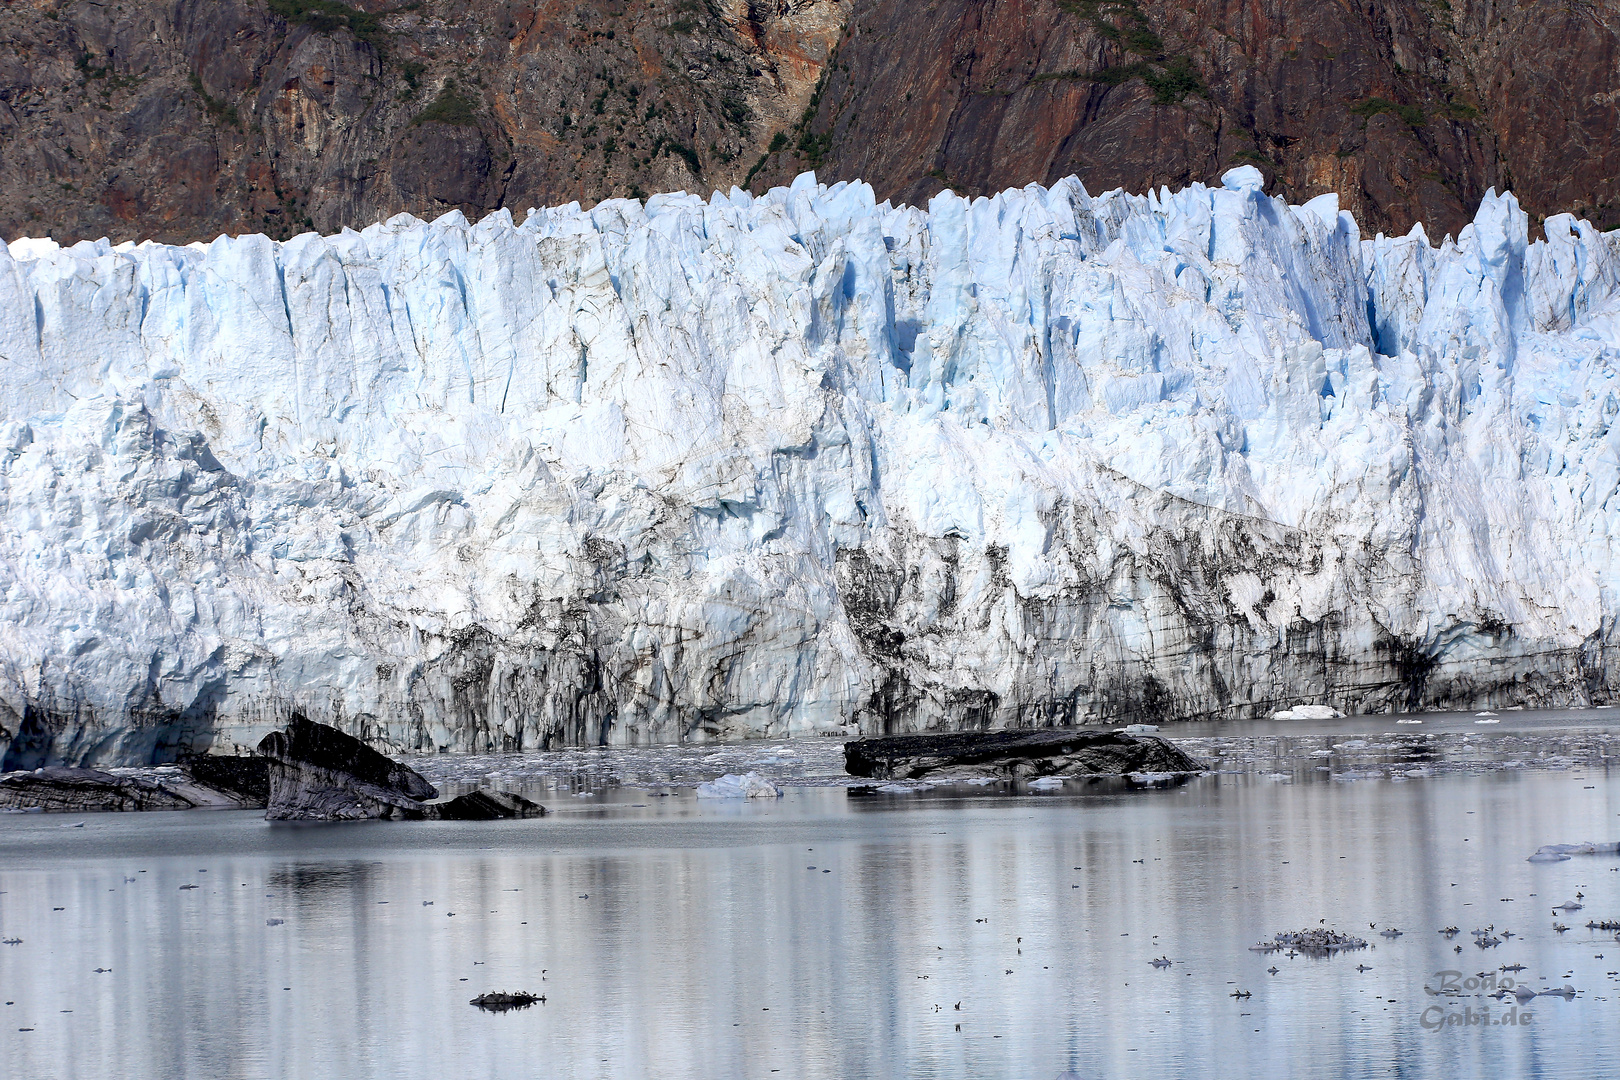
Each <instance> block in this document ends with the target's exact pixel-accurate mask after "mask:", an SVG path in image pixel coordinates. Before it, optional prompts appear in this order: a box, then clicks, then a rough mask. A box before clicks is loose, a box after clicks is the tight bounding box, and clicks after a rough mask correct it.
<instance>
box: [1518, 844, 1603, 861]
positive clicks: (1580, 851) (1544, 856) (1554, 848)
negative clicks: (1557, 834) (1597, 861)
mask: <svg viewBox="0 0 1620 1080" xmlns="http://www.w3.org/2000/svg"><path fill="white" fill-rule="evenodd" d="M1615 854H1620V843H1612V844H1594V843H1592V842H1591V841H1587V842H1586V843H1583V844H1543V845H1542V846H1541V847H1538V848H1537V849H1536V853H1535V854H1534V855H1532V856H1530V857H1529V858H1528V859H1526V860H1525V862H1536V863H1547V862H1566V861H1568V859H1569V858H1570V856H1572V855H1615Z"/></svg>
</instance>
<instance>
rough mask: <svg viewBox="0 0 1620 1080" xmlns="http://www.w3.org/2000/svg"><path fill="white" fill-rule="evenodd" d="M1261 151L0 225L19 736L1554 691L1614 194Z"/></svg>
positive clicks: (1600, 483) (57, 746) (4, 475)
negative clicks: (1551, 190)
mask: <svg viewBox="0 0 1620 1080" xmlns="http://www.w3.org/2000/svg"><path fill="white" fill-rule="evenodd" d="M1545 232H1546V237H1547V239H1546V240H1545V241H1540V242H1537V243H1535V244H1530V243H1528V242H1527V236H1528V222H1527V220H1526V216H1525V214H1524V213H1523V212H1521V210H1520V209H1519V207H1518V204H1517V202H1516V201H1515V200H1514V198H1513V197H1512V196H1511V195H1501V196H1498V195H1496V194H1494V193H1492V194H1491V195H1489V196H1487V197H1486V199H1485V200H1484V202H1483V204H1482V205H1481V207H1480V210H1479V214H1478V217H1477V218H1476V220H1475V222H1474V223H1473V225H1471V226H1470V227H1468V228H1466V229H1464V230H1463V232H1462V234H1461V235H1460V236H1458V237H1457V238H1456V239H1455V240H1452V239H1450V238H1447V239H1446V241H1445V242H1443V243H1442V244H1441V245H1440V246H1439V247H1435V246H1433V245H1431V243H1430V242H1429V241H1428V239H1427V238H1426V237H1425V236H1424V234H1423V233H1422V231H1421V229H1414V230H1413V232H1412V234H1411V235H1409V236H1406V237H1399V238H1387V237H1383V236H1380V237H1378V238H1377V239H1375V240H1371V241H1362V240H1361V239H1360V238H1359V236H1360V234H1359V231H1358V229H1357V227H1356V225H1355V222H1354V221H1353V220H1351V218H1350V216H1349V215H1348V214H1346V213H1341V212H1340V211H1339V210H1338V207H1337V201H1336V198H1335V197H1334V196H1331V195H1328V196H1323V197H1321V198H1318V199H1315V200H1313V201H1311V202H1310V203H1308V204H1306V205H1305V206H1289V205H1286V204H1285V203H1283V202H1282V201H1280V200H1274V199H1268V198H1266V197H1265V196H1264V195H1263V193H1262V192H1261V190H1260V176H1259V174H1258V173H1257V172H1256V171H1255V170H1253V169H1250V168H1245V169H1239V170H1235V171H1234V172H1232V173H1229V174H1227V176H1226V177H1225V178H1224V182H1223V186H1222V187H1219V188H1214V189H1209V188H1205V187H1203V186H1201V185H1194V186H1192V187H1191V188H1188V189H1187V190H1184V191H1180V192H1175V193H1172V192H1170V191H1168V190H1162V191H1159V192H1156V193H1149V194H1148V195H1147V196H1145V197H1141V196H1135V195H1129V194H1126V193H1124V192H1122V191H1112V192H1109V193H1107V194H1105V195H1101V196H1096V197H1093V196H1090V195H1088V194H1087V192H1086V191H1085V189H1084V187H1083V186H1082V185H1081V184H1080V183H1079V181H1078V180H1076V179H1073V178H1070V179H1067V180H1063V181H1060V182H1059V183H1057V184H1055V185H1053V186H1052V187H1051V188H1050V189H1047V188H1042V187H1039V186H1030V187H1027V188H1024V189H1022V190H1011V191H1007V192H1004V193H1002V194H1000V195H998V196H996V197H994V198H988V199H985V198H980V199H974V200H971V201H969V200H967V199H962V198H958V197H956V196H954V195H951V194H949V193H945V194H941V195H940V196H938V197H937V198H935V199H933V200H932V201H931V202H930V204H929V206H928V208H927V210H922V209H917V208H911V207H891V206H889V205H888V204H886V203H885V204H874V200H873V195H872V192H871V189H870V188H868V187H867V186H865V185H864V184H859V183H853V184H838V185H835V186H832V187H826V186H823V185H820V184H818V183H817V182H816V180H815V178H814V176H813V175H809V174H807V175H805V176H802V177H800V178H799V180H798V181H797V182H795V183H794V185H793V186H792V187H791V188H784V189H777V190H773V191H771V192H770V193H769V194H767V195H764V196H762V197H758V198H755V197H751V196H749V195H747V194H745V193H742V192H739V191H737V190H735V189H734V190H733V191H732V192H731V194H730V195H721V194H719V193H716V194H715V195H714V196H713V197H712V198H711V199H709V200H708V201H707V202H705V201H704V200H702V199H701V198H699V197H696V196H692V195H686V194H675V195H658V196H654V197H653V198H651V199H649V200H648V201H647V203H646V205H645V206H643V205H641V204H639V203H637V202H634V201H626V200H612V201H609V202H605V203H602V204H601V205H599V206H597V207H595V208H594V209H592V210H590V211H583V210H581V209H580V208H579V207H578V206H577V205H570V206H564V207H559V208H552V209H545V210H538V211H530V212H529V214H528V215H527V217H526V218H525V219H524V220H523V221H522V223H521V224H518V223H515V222H514V219H513V218H512V217H511V215H510V214H509V213H507V212H505V211H502V212H499V213H496V214H492V215H490V216H488V217H486V218H484V219H483V220H482V221H480V222H478V223H477V224H476V225H472V224H468V222H467V221H466V220H465V219H464V218H463V217H462V216H461V215H460V214H459V213H451V214H448V215H446V216H445V217H442V218H440V219H438V220H437V221H434V222H423V221H419V220H416V219H415V218H412V217H409V216H404V215H402V216H399V217H396V218H393V219H390V220H389V221H387V222H384V223H381V224H378V225H374V226H372V227H370V228H367V229H365V230H363V231H361V232H353V231H347V230H346V231H344V232H343V233H341V234H340V235H336V236H318V235H314V234H308V235H304V236H300V237H298V238H296V239H293V240H290V241H287V242H285V243H279V244H278V243H274V242H272V241H270V240H268V239H266V238H265V237H263V236H243V237H238V238H234V239H233V238H228V237H221V238H220V239H218V240H216V241H214V242H213V243H212V244H206V245H204V244H193V245H190V246H188V247H170V246H163V245H156V244H149V243H148V244H141V245H128V244H125V245H119V246H117V247H114V246H111V245H109V244H108V243H107V242H106V241H101V242H97V243H90V242H85V243H80V244H76V245H74V246H73V247H70V248H65V249H63V248H59V247H58V246H57V245H55V244H54V243H51V242H50V241H40V240H27V239H24V240H18V241H15V242H13V243H12V244H11V245H10V247H9V251H8V252H7V253H5V254H0V356H3V358H4V361H5V370H6V377H5V380H4V384H3V389H0V394H3V398H0V401H3V417H4V420H3V423H0V510H3V513H0V752H3V753H4V767H6V768H16V767H21V766H32V765H34V764H38V763H40V762H43V761H47V760H48V761H65V762H70V763H74V764H78V763H101V764H109V763H124V762H143V761H149V760H154V759H163V758H166V757H170V756H172V755H173V754H175V753H177V752H179V751H181V750H183V749H188V748H189V749H193V750H200V749H209V748H212V749H214V750H216V751H229V750H231V749H232V748H235V747H246V746H252V745H253V744H254V743H256V742H257V740H258V739H259V738H260V737H261V736H262V735H263V734H264V733H265V732H267V731H268V730H270V729H271V728H272V727H274V726H276V725H278V724H279V723H281V722H282V721H284V720H285V719H286V717H287V716H288V715H289V714H290V712H291V711H292V710H293V709H295V708H297V709H301V710H302V711H304V712H305V713H306V714H308V715H309V716H310V717H311V718H312V719H316V720H320V721H324V722H328V723H333V724H336V725H337V726H339V727H341V728H343V729H345V730H347V731H350V732H353V733H355V734H358V735H361V736H363V737H366V738H369V739H371V740H373V741H375V742H377V743H378V744H379V745H383V746H385V747H392V748H395V749H409V750H429V749H435V748H436V749H441V750H451V751H470V750H483V749H487V748H495V749H506V750H510V749H517V748H523V749H530V748H541V747H546V746H558V745H578V744H597V743H605V744H625V743H663V742H675V741H692V740H703V739H711V740H712V739H733V738H741V737H748V736H765V735H768V736H782V735H806V734H812V733H848V732H854V731H857V730H860V731H866V732H899V731H910V730H920V729H925V728H963V727H967V728H979V727H986V726H1041V725H1048V724H1068V723H1087V722H1098V721H1110V722H1113V721H1127V720H1128V721H1146V720H1162V719H1170V718H1174V717H1237V716H1247V715H1256V714H1259V713H1264V712H1268V711H1270V710H1272V709H1274V708H1283V707H1287V706H1289V705H1292V704H1295V703H1297V702H1299V701H1302V700H1304V701H1317V702H1322V703H1326V704H1331V705H1334V706H1337V707H1338V708H1341V709H1343V710H1345V711H1347V712H1354V711H1367V710H1381V709H1390V708H1417V707H1425V706H1431V705H1453V706H1459V707H1478V706H1485V705H1499V704H1513V703H1517V702H1523V703H1527V704H1561V703H1586V702H1589V701H1591V700H1593V699H1598V698H1604V697H1606V696H1607V695H1608V694H1609V693H1610V691H1611V687H1613V686H1614V684H1615V655H1616V654H1615V651H1614V646H1615V643H1616V631H1615V617H1616V613H1617V599H1616V588H1615V587H1616V572H1617V571H1616V562H1615V558H1614V554H1613V548H1614V534H1615V531H1616V525H1617V521H1620V519H1617V517H1616V514H1615V509H1614V507H1615V503H1614V499H1615V494H1616V487H1617V483H1620V456H1617V453H1616V449H1617V445H1616V436H1615V434H1614V433H1613V430H1612V427H1611V425H1612V424H1613V422H1614V418H1615V414H1616V412H1617V411H1620V398H1617V395H1616V384H1615V375H1616V370H1617V352H1616V349H1617V346H1620V290H1617V277H1620V251H1617V247H1620V239H1617V237H1620V234H1607V235H1605V234H1601V233H1599V232H1597V231H1596V230H1595V229H1594V228H1593V227H1592V226H1591V225H1589V224H1588V223H1586V222H1584V221H1576V220H1574V219H1573V218H1571V217H1568V216H1558V217H1553V218H1549V219H1548V220H1547V221H1546V223H1545Z"/></svg>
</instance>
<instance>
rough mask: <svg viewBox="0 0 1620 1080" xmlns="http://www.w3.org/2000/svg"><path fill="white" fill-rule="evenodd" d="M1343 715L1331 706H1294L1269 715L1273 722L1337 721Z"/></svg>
mask: <svg viewBox="0 0 1620 1080" xmlns="http://www.w3.org/2000/svg"><path fill="white" fill-rule="evenodd" d="M1343 715H1344V713H1342V712H1340V711H1339V710H1338V709H1335V708H1334V707H1333V706H1331V705H1295V706H1294V707H1293V708H1292V709H1281V710H1279V711H1277V712H1274V713H1272V714H1271V718H1272V719H1273V720H1337V719H1338V718H1339V717H1341V716H1343Z"/></svg>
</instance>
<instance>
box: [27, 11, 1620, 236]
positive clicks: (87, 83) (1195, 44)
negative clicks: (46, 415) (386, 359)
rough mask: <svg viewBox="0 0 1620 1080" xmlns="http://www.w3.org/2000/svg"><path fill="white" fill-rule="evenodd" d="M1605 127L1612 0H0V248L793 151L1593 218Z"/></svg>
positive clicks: (1431, 216) (732, 173)
mask: <svg viewBox="0 0 1620 1080" xmlns="http://www.w3.org/2000/svg"><path fill="white" fill-rule="evenodd" d="M835 47H836V50H837V51H836V60H835V62H833V63H832V64H831V65H830V66H829V64H828V58H829V56H831V55H832V54H833V50H834V49H835ZM1617 131H1620V3H1617V2H1616V0H1601V2H1591V3H1581V4H1572V5H1564V6H1557V5H1546V4H1523V5H1516V6H1515V5H1506V4H1498V3H1495V2H1493V0H1455V2H1449V3H1448V2H1447V0H1434V2H1429V0H1367V2H1365V3H1357V4H1351V3H1347V2H1343V0H1327V2H1323V3H1313V4H1297V3H1288V2H1286V0H1258V2H1255V0H1241V2H1240V0H1174V2H1172V0H930V2H928V3H926V4H918V3H911V2H905V3H902V2H900V0H643V2H638V3H630V2H628V0H580V2H578V3H573V4H563V3H561V2H559V0H523V2H519V0H420V2H417V3H409V4H395V3H392V2H391V0H361V2H359V3H357V4H356V5H354V6H346V5H344V4H342V3H338V2H335V0H174V2H170V3H162V4H159V3H157V2H156V0H127V2H125V3H121V4H98V3H92V2H91V0H64V2H61V3H58V2H56V0H13V2H10V3H6V4H4V5H3V6H0V235H3V236H4V237H6V238H8V239H9V238H12V237H16V236H19V235H25V234H26V235H42V234H47V233H48V234H50V235H53V236H56V237H58V238H60V239H64V240H74V239H83V238H94V237H99V236H103V235H106V236H109V237H111V238H112V239H114V240H125V239H143V238H148V237H150V238H154V239H161V240H166V241H191V240H197V239H203V240H206V239H210V238H212V237H213V236H215V235H217V234H218V233H220V232H231V233H239V232H256V231H262V232H266V233H269V234H270V235H272V236H278V237H285V236H289V235H292V234H293V233H295V232H298V231H302V230H304V229H308V228H318V229H321V230H323V231H334V230H336V229H338V228H339V227H342V226H364V225H366V224H369V223H370V222H372V221H375V220H378V219H379V218H381V217H385V216H387V215H390V214H392V213H396V212H398V211H401V210H406V211H410V212H413V213H417V214H421V215H428V216H431V215H436V214H439V213H442V212H445V211H447V210H450V209H460V210H462V211H463V212H465V213H467V214H468V216H469V217H477V216H480V215H482V214H483V213H486V212H488V211H490V210H492V209H494V208H496V207H499V206H508V207H512V208H515V209H516V210H517V211H519V212H521V211H522V209H523V208H526V207H528V206H531V205H545V204H550V203H557V202H564V201H568V200H570V199H579V200H582V201H584V202H586V203H590V202H594V201H596V200H599V199H603V198H607V197H610V196H615V195H640V194H644V193H646V192H651V191H658V190H673V189H681V188H685V189H688V190H698V191H707V190H709V189H710V188H715V187H718V188H721V189H724V188H725V187H727V186H729V185H730V184H733V183H748V184H750V185H751V186H752V187H753V188H754V189H755V190H759V189H762V188H763V187H764V186H766V185H768V184H770V183H778V182H782V181H785V180H787V179H789V178H790V177H791V176H792V175H793V174H794V173H796V172H798V171H800V170H802V169H805V168H809V167H814V168H816V169H817V170H818V172H819V174H820V175H821V177H822V178H823V179H846V178H852V177H857V176H858V177H861V178H863V179H866V180H868V181H869V182H871V183H872V184H873V185H874V186H875V187H876V188H877V189H878V192H879V195H880V196H881V197H889V198H895V199H904V200H907V201H913V202H915V201H921V200H924V199H926V198H927V197H928V196H930V195H931V194H933V193H934V192H935V191H937V190H939V189H941V188H943V187H947V186H949V187H951V188H953V189H955V190H957V191H960V192H967V193H973V194H981V193H986V192H989V191H993V190H996V189H999V188H1002V187H1006V186H1009V185H1021V184H1025V183H1029V182H1032V181H1041V182H1049V181H1052V180H1054V179H1056V178H1058V177H1060V176H1064V175H1067V174H1069V173H1077V174H1079V176H1080V177H1081V179H1082V180H1084V181H1085V183H1086V184H1087V186H1088V187H1090V188H1091V189H1092V190H1094V191H1100V190H1103V189H1106V188H1110V187H1115V186H1120V185H1123V186H1125V187H1128V188H1131V189H1133V190H1143V189H1145V188H1147V187H1148V186H1151V185H1158V184H1169V185H1171V186H1179V185H1183V184H1186V183H1188V182H1190V181H1194V180H1204V181H1210V180H1213V179H1215V178H1216V177H1218V176H1219V175H1220V173H1221V172H1222V171H1224V170H1225V169H1227V168H1230V167H1232V166H1234V165H1238V164H1245V163H1247V164H1255V165H1258V166H1259V167H1260V168H1261V169H1262V170H1263V171H1264V172H1265V173H1266V176H1267V179H1268V184H1269V190H1271V191H1273V192H1275V193H1279V194H1283V195H1286V196H1287V197H1289V198H1290V199H1294V200H1304V199H1307V198H1309V197H1311V196H1314V195H1317V194H1321V193H1323V192H1326V191H1337V192H1339V193H1340V194H1341V196H1342V198H1343V205H1344V207H1345V208H1346V209H1349V210H1351V211H1353V212H1354V213H1355V214H1356V216H1357V218H1358V220H1360V221H1361V223H1362V224H1363V226H1364V227H1365V228H1367V229H1369V230H1385V231H1389V230H1400V231H1404V230H1405V229H1407V228H1408V227H1410V225H1411V224H1412V223H1413V222H1414V221H1418V220H1422V221H1423V222H1425V224H1426V225H1427V226H1428V228H1429V231H1430V233H1431V235H1433V236H1435V237H1438V236H1440V235H1441V234H1443V233H1445V232H1448V231H1455V230H1457V229H1458V228H1460V227H1461V225H1462V224H1463V223H1464V222H1466V221H1467V220H1468V219H1469V218H1470V217H1471V215H1472V213H1473V210H1474V207H1475V206H1476V205H1477V203H1478V201H1479V198H1480V196H1481V194H1482V193H1483V192H1484V191H1485V190H1486V188H1488V187H1492V186H1495V187H1497V188H1503V187H1508V188H1512V189H1513V190H1514V191H1515V192H1516V193H1517V194H1518V195H1519V197H1520V199H1521V201H1522V202H1523V203H1524V205H1525V206H1526V207H1527V208H1529V209H1530V210H1531V211H1532V213H1535V214H1538V215H1545V214H1550V213H1554V212H1559V211H1565V210H1572V211H1575V212H1577V213H1579V214H1582V215H1583V216H1586V217H1589V218H1591V219H1592V220H1594V221H1595V222H1597V223H1598V224H1599V225H1601V226H1603V227H1605V228H1613V227H1616V226H1620V138H1617V136H1616V132H1617ZM772 148H774V149H772Z"/></svg>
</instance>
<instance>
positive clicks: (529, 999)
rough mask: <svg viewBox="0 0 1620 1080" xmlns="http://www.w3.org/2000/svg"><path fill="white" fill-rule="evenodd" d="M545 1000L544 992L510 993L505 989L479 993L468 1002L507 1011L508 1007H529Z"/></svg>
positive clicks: (481, 1007) (497, 1010) (496, 1010)
mask: <svg viewBox="0 0 1620 1080" xmlns="http://www.w3.org/2000/svg"><path fill="white" fill-rule="evenodd" d="M544 1000H546V998H545V995H544V994H525V993H517V994H509V993H506V992H505V991H504V990H503V991H501V992H499V993H494V994H479V995H478V996H477V997H475V998H473V999H472V1000H471V1001H469V1002H468V1003H467V1004H469V1005H476V1006H478V1007H479V1008H480V1009H487V1010H488V1011H490V1012H505V1011H506V1010H508V1009H527V1008H528V1007H529V1006H530V1005H534V1004H537V1003H539V1002H542V1001H544Z"/></svg>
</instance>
